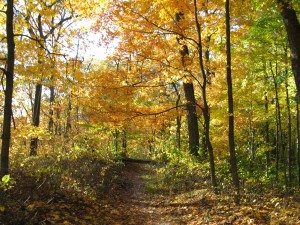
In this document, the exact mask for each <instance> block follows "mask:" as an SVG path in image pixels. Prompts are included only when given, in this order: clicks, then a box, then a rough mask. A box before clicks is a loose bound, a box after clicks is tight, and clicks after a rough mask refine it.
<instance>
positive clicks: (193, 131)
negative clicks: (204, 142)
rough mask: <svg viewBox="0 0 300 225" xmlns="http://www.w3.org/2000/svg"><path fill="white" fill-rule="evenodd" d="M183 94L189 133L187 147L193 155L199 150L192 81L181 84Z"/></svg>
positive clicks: (196, 154)
mask: <svg viewBox="0 0 300 225" xmlns="http://www.w3.org/2000/svg"><path fill="white" fill-rule="evenodd" d="M183 89H184V95H185V98H186V101H187V103H186V110H187V112H188V114H187V121H188V134H189V149H190V153H191V154H192V155H194V156H198V155H199V153H198V150H199V145H200V144H199V138H200V137H199V127H198V119H197V112H196V99H195V93H194V85H193V83H184V84H183Z"/></svg>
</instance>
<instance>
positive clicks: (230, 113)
mask: <svg viewBox="0 0 300 225" xmlns="http://www.w3.org/2000/svg"><path fill="white" fill-rule="evenodd" d="M225 11H226V54H227V86H228V91H227V93H228V124H229V131H228V140H229V153H230V166H231V167H230V168H231V176H232V183H233V186H234V188H235V191H236V197H235V201H236V202H237V203H239V201H240V200H239V199H240V196H239V195H240V185H239V176H238V168H237V161H236V155H235V141H234V114H233V93H232V78H231V44H230V1H229V0H226V3H225Z"/></svg>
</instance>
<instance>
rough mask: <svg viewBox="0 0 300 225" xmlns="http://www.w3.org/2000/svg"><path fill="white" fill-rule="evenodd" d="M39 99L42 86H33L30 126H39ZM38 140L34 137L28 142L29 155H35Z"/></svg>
mask: <svg viewBox="0 0 300 225" xmlns="http://www.w3.org/2000/svg"><path fill="white" fill-rule="evenodd" d="M41 98H42V85H41V84H38V85H36V86H35V97H34V105H33V115H32V124H33V125H34V126H35V127H39V125H40V114H41ZM37 146H38V138H37V137H34V138H32V139H31V141H30V155H31V156H34V155H37Z"/></svg>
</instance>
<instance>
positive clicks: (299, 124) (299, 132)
mask: <svg viewBox="0 0 300 225" xmlns="http://www.w3.org/2000/svg"><path fill="white" fill-rule="evenodd" d="M296 107H297V108H296V110H297V114H296V116H297V118H296V121H297V151H298V186H299V187H300V119H299V114H300V113H299V103H298V102H297V101H296Z"/></svg>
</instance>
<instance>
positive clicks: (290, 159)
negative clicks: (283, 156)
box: [285, 80, 295, 187]
mask: <svg viewBox="0 0 300 225" xmlns="http://www.w3.org/2000/svg"><path fill="white" fill-rule="evenodd" d="M285 88H286V89H285V90H286V105H287V111H288V146H287V151H288V186H289V187H291V185H292V180H293V171H292V168H293V163H294V160H295V159H294V151H293V146H292V116H291V106H290V97H289V90H288V81H287V80H286V82H285Z"/></svg>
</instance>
